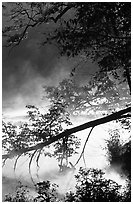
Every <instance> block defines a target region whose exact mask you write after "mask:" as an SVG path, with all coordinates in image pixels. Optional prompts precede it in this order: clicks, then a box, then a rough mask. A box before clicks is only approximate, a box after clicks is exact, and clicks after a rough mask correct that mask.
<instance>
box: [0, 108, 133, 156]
mask: <svg viewBox="0 0 133 204" xmlns="http://www.w3.org/2000/svg"><path fill="white" fill-rule="evenodd" d="M129 112H131V107H129V108H126V109H123V110H120V111H118V112H116V113H112V114H111V115H108V116H106V117H103V118H99V119H96V120H93V121H90V122H87V123H84V124H82V125H79V126H76V127H73V128H70V129H68V130H66V131H64V132H62V133H60V134H58V135H57V136H55V137H52V138H50V139H49V140H48V141H46V142H42V143H39V144H37V145H35V146H31V147H28V148H25V149H20V150H19V151H11V152H10V153H8V154H5V155H3V156H2V159H7V158H13V157H14V156H16V155H22V154H24V153H27V152H29V151H33V150H37V149H41V148H43V147H45V146H48V145H50V144H52V143H54V142H56V141H57V140H59V139H61V138H63V137H66V136H69V135H71V134H73V133H76V132H79V131H81V130H85V129H87V128H90V127H94V126H98V125H101V124H104V123H107V122H110V121H113V120H117V119H119V118H121V116H124V114H127V113H129ZM125 117H126V115H125Z"/></svg>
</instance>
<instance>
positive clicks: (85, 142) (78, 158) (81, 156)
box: [74, 127, 94, 166]
mask: <svg viewBox="0 0 133 204" xmlns="http://www.w3.org/2000/svg"><path fill="white" fill-rule="evenodd" d="M93 128H94V127H92V128H91V130H90V132H89V135H88V136H87V138H86V141H85V144H84V147H83V150H82V152H81V154H80V156H79V158H78V160H77V162H76V163H75V165H74V166H76V165H77V164H78V162H79V161H80V159H81V157H82V156H83V154H84V151H85V147H86V144H87V142H88V139H89V137H90V134H91V132H92V130H93Z"/></svg>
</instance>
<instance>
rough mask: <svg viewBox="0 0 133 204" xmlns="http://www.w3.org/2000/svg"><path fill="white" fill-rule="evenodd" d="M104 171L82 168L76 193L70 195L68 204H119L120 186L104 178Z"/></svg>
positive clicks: (67, 199) (77, 177) (77, 178)
mask: <svg viewBox="0 0 133 204" xmlns="http://www.w3.org/2000/svg"><path fill="white" fill-rule="evenodd" d="M103 175H104V173H103V172H102V170H98V169H88V170H85V169H83V168H80V170H79V173H78V175H76V176H75V177H76V180H77V184H76V193H70V194H69V193H68V194H67V198H66V201H68V202H72V201H75V202H117V201H120V200H121V195H120V193H119V190H120V186H119V185H118V184H117V183H116V182H114V181H112V180H107V179H105V178H104V176H103Z"/></svg>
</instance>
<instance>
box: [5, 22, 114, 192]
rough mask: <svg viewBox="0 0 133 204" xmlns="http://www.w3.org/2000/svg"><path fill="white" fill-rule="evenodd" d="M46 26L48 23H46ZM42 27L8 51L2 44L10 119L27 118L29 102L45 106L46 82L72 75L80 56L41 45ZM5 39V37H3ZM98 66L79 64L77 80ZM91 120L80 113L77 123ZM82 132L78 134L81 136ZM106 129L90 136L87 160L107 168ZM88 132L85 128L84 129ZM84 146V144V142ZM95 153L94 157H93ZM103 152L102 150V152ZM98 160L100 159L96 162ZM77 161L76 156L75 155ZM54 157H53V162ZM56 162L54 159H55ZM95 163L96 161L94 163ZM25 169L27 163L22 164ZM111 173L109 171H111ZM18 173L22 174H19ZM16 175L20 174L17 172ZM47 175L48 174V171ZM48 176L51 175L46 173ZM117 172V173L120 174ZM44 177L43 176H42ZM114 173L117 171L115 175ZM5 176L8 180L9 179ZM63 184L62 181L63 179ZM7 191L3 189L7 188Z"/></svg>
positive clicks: (94, 164)
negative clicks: (62, 55) (97, 136)
mask: <svg viewBox="0 0 133 204" xmlns="http://www.w3.org/2000/svg"><path fill="white" fill-rule="evenodd" d="M5 24H6V21H5V19H3V26H4V25H5ZM44 29H46V28H45V26H44ZM41 30H42V28H39V29H37V30H35V31H32V32H30V33H29V38H27V39H26V40H24V41H23V42H22V43H21V44H20V45H19V46H17V47H15V48H14V49H12V51H11V52H9V49H8V48H3V50H2V113H3V117H4V118H5V119H7V120H11V121H18V120H23V119H25V115H26V109H25V106H26V105H36V106H38V107H44V108H45V107H46V106H47V101H46V100H45V99H43V100H42V97H43V95H44V90H43V86H44V85H47V86H50V85H58V83H59V82H60V81H61V80H63V79H64V78H68V77H69V76H70V73H71V70H72V68H73V67H74V66H76V65H77V64H78V63H79V62H80V60H81V59H79V57H75V58H73V59H68V58H67V57H60V56H59V51H58V49H57V47H55V46H53V45H46V46H44V47H43V46H41V47H40V45H39V42H40V39H42V35H41ZM3 40H4V39H3ZM97 69H98V66H97V65H96V64H92V63H91V62H90V61H89V60H88V61H87V63H86V64H81V67H78V68H77V70H76V75H75V81H76V83H77V84H81V85H82V84H84V83H85V82H87V81H88V79H89V78H90V76H91V74H93V73H94V72H95V71H96V70H97ZM88 119H89V120H91V118H89V117H81V118H79V119H78V122H76V121H75V124H74V125H76V124H78V125H80V124H82V123H83V122H87V121H88ZM98 133H99V135H100V136H99V139H96V140H97V142H95V140H94V139H93V136H95V135H96V134H98ZM80 134H81V133H79V134H78V135H79V137H80ZM106 134H107V132H106V131H105V130H104V129H102V128H101V129H99V128H98V129H97V130H95V132H94V133H93V135H92V139H90V141H89V142H90V145H89V146H88V147H90V148H89V149H88V150H87V152H86V156H87V157H88V158H89V157H90V160H88V166H90V167H91V166H95V167H99V168H101V167H102V168H105V166H106V164H107V161H106V158H105V157H104V156H99V155H100V152H101V151H102V148H101V146H102V144H103V141H104V138H105V137H106ZM83 135H84V136H86V132H84V133H83ZM84 141H85V137H84V139H82V145H83V144H84ZM81 148H82V146H81ZM93 155H95V158H93ZM101 155H102V152H101ZM97 159H98V160H99V163H98V162H97ZM73 161H75V158H73ZM52 162H53V161H51V163H52ZM54 162H55V161H54ZM51 163H50V160H49V161H47V165H48V164H50V166H51ZM12 164H13V161H10V162H9V164H7V165H9V171H10V170H11V169H12ZM92 164H93V165H92ZM55 166H56V164H55V165H53V167H54V169H51V172H52V171H53V173H54V174H55V170H57V168H55ZM23 169H24V167H23ZM48 171H49V168H48V169H47V168H46V171H45V173H47V172H48ZM43 172H44V169H42V170H41V172H40V174H41V176H42V174H43ZM9 174H11V172H10V173H9V172H8V171H7V172H6V173H5V176H8V179H9ZM13 174H14V173H13V172H12V174H11V175H12V176H10V179H11V180H10V183H12V179H13V181H15V180H14V179H15V176H13ZM109 174H110V173H108V175H109ZM18 175H19V174H18ZM18 175H17V176H18ZM46 175H47V174H46ZM46 175H45V177H47V178H49V176H50V175H49V176H48V175H47V176H46ZM51 175H52V173H51ZM117 176H118V175H117ZM42 177H43V176H42ZM112 177H114V175H113V176H112ZM8 179H7V180H6V179H5V180H4V181H5V183H6V182H7V183H8V181H9V180H8ZM52 180H53V181H55V180H56V181H57V180H58V182H59V183H60V182H62V180H60V179H58V175H57V177H56V178H52ZM69 180H70V175H69V176H68V181H69ZM60 184H61V183H60ZM3 186H5V191H7V185H3ZM5 191H4V192H5Z"/></svg>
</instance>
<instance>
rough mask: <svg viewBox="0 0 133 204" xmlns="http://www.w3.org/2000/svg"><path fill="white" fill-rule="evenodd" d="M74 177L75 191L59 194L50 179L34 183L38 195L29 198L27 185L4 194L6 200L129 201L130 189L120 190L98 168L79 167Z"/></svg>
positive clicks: (118, 186)
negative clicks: (13, 192)
mask: <svg viewBox="0 0 133 204" xmlns="http://www.w3.org/2000/svg"><path fill="white" fill-rule="evenodd" d="M75 177H76V186H75V190H76V191H75V192H72V191H70V192H67V193H66V194H65V195H61V194H60V193H59V192H58V186H57V185H56V184H51V183H50V181H41V182H38V183H37V184H36V185H35V191H36V193H37V194H38V195H36V196H34V198H31V197H30V196H29V195H28V196H29V197H28V196H27V193H28V190H27V187H25V186H23V185H20V187H19V188H17V190H16V192H15V194H13V195H10V194H9V195H6V196H5V201H6V202H30V201H32V202H61V201H64V202H122V201H123V202H127V201H128V202H129V201H130V190H129V189H128V186H127V188H126V187H125V191H123V192H121V186H120V185H118V184H117V183H116V182H114V181H113V180H110V179H106V178H104V172H103V171H102V170H98V169H88V170H87V169H83V168H80V169H79V173H78V174H77V175H76V176H75Z"/></svg>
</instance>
